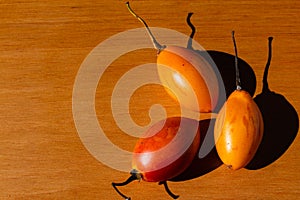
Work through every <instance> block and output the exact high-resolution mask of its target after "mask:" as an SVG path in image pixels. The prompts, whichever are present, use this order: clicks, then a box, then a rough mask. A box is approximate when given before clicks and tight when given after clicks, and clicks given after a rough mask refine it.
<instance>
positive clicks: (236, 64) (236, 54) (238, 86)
mask: <svg viewBox="0 0 300 200" xmlns="http://www.w3.org/2000/svg"><path fill="white" fill-rule="evenodd" d="M232 41H233V45H234V52H235V58H234V62H235V83H236V89H237V90H241V89H242V87H241V80H240V71H239V66H238V53H237V47H236V42H235V37H234V31H232Z"/></svg>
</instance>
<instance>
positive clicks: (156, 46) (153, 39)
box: [126, 2, 166, 51]
mask: <svg viewBox="0 0 300 200" xmlns="http://www.w3.org/2000/svg"><path fill="white" fill-rule="evenodd" d="M126 5H127V8H128V10H129V12H130V13H131V14H132V15H133V16H134V17H135V18H137V19H138V20H139V21H140V22H141V23H142V24H143V25H144V26H145V27H146V29H147V32H148V34H149V36H150V39H151V41H152V43H153V45H154V48H155V49H157V50H158V51H161V50H163V49H164V48H166V46H164V45H161V44H159V43H158V42H157V40H156V39H155V37H154V35H153V34H152V32H151V30H150V28H149V26H148V24H147V23H146V22H145V21H144V20H143V19H142V18H141V17H140V16H138V15H137V14H136V13H135V12H134V11H133V10H132V9H131V7H130V5H129V2H126Z"/></svg>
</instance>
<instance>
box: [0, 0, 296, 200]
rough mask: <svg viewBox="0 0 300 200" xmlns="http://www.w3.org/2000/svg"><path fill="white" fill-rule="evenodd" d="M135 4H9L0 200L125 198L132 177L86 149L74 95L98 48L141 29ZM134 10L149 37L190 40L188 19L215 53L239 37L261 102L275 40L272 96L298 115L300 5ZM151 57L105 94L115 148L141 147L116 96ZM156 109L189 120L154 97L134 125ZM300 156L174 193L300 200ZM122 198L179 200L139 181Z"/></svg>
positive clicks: (1, 78)
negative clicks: (125, 127)
mask: <svg viewBox="0 0 300 200" xmlns="http://www.w3.org/2000/svg"><path fill="white" fill-rule="evenodd" d="M124 3H125V1H124V2H123V1H116V0H113V1H77V0H76V1H71V0H61V1H57V0H54V1H44V0H30V1H25V0H18V1H16V0H11V1H1V2H0V19H1V22H0V46H1V48H0V63H1V64H0V85H1V88H0V94H1V95H0V105H1V106H0V113H1V114H0V130H1V134H0V199H107V200H108V199H120V197H119V196H118V195H117V193H116V192H115V191H114V190H113V189H112V187H111V182H112V181H123V180H125V179H126V178H127V176H128V174H127V173H124V172H119V171H117V170H114V169H111V168H110V167H108V166H105V165H104V164H102V163H101V162H99V161H98V160H97V159H95V158H94V157H93V156H92V155H91V154H89V152H88V151H87V149H86V148H85V147H84V145H83V144H82V143H81V140H80V138H79V136H78V133H77V130H76V127H75V125H74V121H73V115H72V91H73V85H74V81H75V78H76V74H77V72H78V70H79V68H80V66H81V64H82V62H83V60H84V59H85V58H86V57H87V56H88V54H89V53H90V52H91V51H92V49H93V48H94V47H96V46H97V45H98V44H99V43H100V42H102V41H104V40H105V39H107V38H109V37H110V36H112V35H114V34H117V33H119V32H122V31H126V30H129V29H132V28H138V27H141V24H140V23H139V22H138V21H137V20H135V19H134V18H133V17H132V16H131V15H130V14H129V13H128V11H127V10H126V7H125V5H124ZM131 5H132V7H134V9H135V10H136V11H137V12H138V13H139V14H140V15H141V16H143V18H144V19H147V22H148V23H149V25H150V26H155V27H163V28H169V29H174V30H177V31H179V32H182V33H184V34H187V35H189V33H190V30H189V28H188V27H187V25H186V22H185V18H186V15H187V13H188V12H194V16H193V18H192V21H193V23H194V25H195V26H196V27H197V33H196V36H195V39H196V40H197V41H198V42H199V43H200V44H201V45H202V46H203V47H204V48H206V49H210V50H218V51H222V52H228V53H230V54H232V53H233V47H232V41H231V38H230V33H231V30H233V29H234V30H235V31H236V37H237V43H238V49H239V56H240V57H241V58H243V59H244V60H246V61H247V62H248V63H249V64H250V65H251V66H252V68H253V70H254V71H255V74H256V77H257V90H256V91H257V92H256V94H258V93H260V91H261V88H262V84H261V80H262V73H263V70H264V66H265V63H266V58H267V37H269V36H273V37H274V43H273V51H274V54H273V60H272V64H271V68H270V72H269V85H270V88H271V89H272V90H273V91H275V92H277V93H280V94H282V95H284V97H285V98H286V99H287V100H288V101H289V102H290V103H291V104H292V105H293V106H294V108H295V109H296V111H297V112H298V113H299V111H300V101H299V99H300V94H299V91H300V80H299V75H300V68H299V63H300V53H299V49H300V26H299V24H300V16H299V10H300V3H299V1H288V0H283V1H271V0H267V1H250V0H246V1H242V2H241V1H236V0H230V1H222V2H220V1H207V0H204V1H196V0H192V1H188V2H186V1H181V2H178V1H171V0H164V1H144V0H141V1H132V2H131ZM152 53H153V51H145V52H143V53H142V55H141V54H139V53H137V54H135V57H134V58H133V57H132V56H127V57H126V56H125V57H124V58H121V59H119V60H118V61H116V62H115V63H113V64H112V66H110V70H108V71H107V72H106V79H107V80H106V81H104V82H101V83H99V87H98V90H97V94H96V99H97V100H96V107H95V108H96V110H97V116H98V118H99V120H100V121H101V122H102V123H103V126H104V127H105V131H106V133H107V134H108V136H109V137H110V138H111V140H112V141H113V142H114V143H115V144H116V145H119V146H120V147H122V148H124V149H127V150H130V149H131V148H132V146H133V145H134V138H132V137H129V136H128V135H127V134H124V133H122V132H121V131H120V130H119V129H118V127H116V124H115V122H114V121H113V119H112V114H111V111H110V107H109V106H110V99H109V97H110V95H111V93H110V92H111V88H113V83H114V80H118V79H117V78H118V77H119V76H120V74H122V73H123V72H124V71H125V72H126V70H128V69H130V68H132V67H134V66H137V65H138V64H141V63H143V62H149V61H153V57H152V56H153V55H152ZM104 59H105V58H104ZM154 61H155V59H154ZM109 78H110V79H111V80H112V81H111V80H110V79H109ZM104 79H105V77H104ZM101 84H102V85H101ZM101 86H102V87H105V88H110V89H107V90H101V88H102V87H101ZM143 95H148V96H147V99H145V97H144V96H143ZM156 100H159V103H160V104H162V105H164V106H165V107H166V108H167V113H168V114H169V115H174V114H176V113H178V110H176V109H175V108H174V102H173V101H172V100H171V99H170V98H168V97H166V96H165V95H164V93H163V91H162V90H161V88H160V87H157V88H151V87H150V88H144V89H141V90H140V91H137V92H136V95H135V96H133V99H132V101H131V105H132V108H131V111H130V112H131V114H132V117H133V119H134V120H135V121H136V122H137V123H139V124H141V125H145V124H147V122H149V118H148V110H149V106H150V105H152V104H153V103H155V101H156ZM145 102H146V103H145ZM274 109H276V108H274ZM286 129H289V127H286ZM282 134H283V135H284V134H285V133H284V132H283V133H282ZM299 149H300V139H299V134H298V135H297V137H296V139H295V140H294V142H293V143H292V145H291V146H290V147H289V148H288V150H287V151H286V152H285V153H284V154H283V156H281V157H280V158H279V159H278V160H276V161H275V162H274V163H272V164H271V165H269V166H267V167H265V168H263V169H259V170H255V171H250V170H246V169H242V170H240V171H236V172H232V171H230V170H228V169H226V167H224V166H221V167H219V168H218V169H216V170H214V171H212V172H210V173H208V174H205V175H204V176H201V177H199V178H196V179H193V180H189V181H185V182H178V183H173V182H172V183H170V187H171V189H172V191H173V192H174V193H176V194H180V195H181V198H180V199H228V200H229V199H247V200H249V199H264V200H266V199H270V200H271V199H272V200H273V199H280V200H283V199H297V198H299V196H300V186H299V185H300V184H299V183H300V173H299V171H300V167H299V166H300V157H299ZM121 190H122V191H123V192H124V193H126V194H128V195H130V196H131V197H132V199H168V196H167V195H166V194H165V192H164V191H163V188H162V187H161V186H158V185H157V184H153V183H145V182H141V183H138V182H135V183H132V184H131V185H128V186H127V187H123V188H122V189H121Z"/></svg>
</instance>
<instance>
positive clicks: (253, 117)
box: [214, 90, 264, 170]
mask: <svg viewBox="0 0 300 200" xmlns="http://www.w3.org/2000/svg"><path fill="white" fill-rule="evenodd" d="M263 131H264V125H263V118H262V115H261V112H260V110H259V108H258V106H257V105H256V103H255V102H254V100H253V99H252V97H251V96H250V94H249V93H248V92H246V91H244V90H235V91H234V92H233V93H232V94H231V95H230V96H229V97H228V100H227V101H226V103H225V105H224V106H223V107H222V109H221V110H220V113H219V115H218V117H217V119H216V124H215V132H214V135H215V141H216V149H217V152H218V154H219V157H220V158H221V160H222V162H223V163H224V164H225V165H227V166H228V167H229V168H231V169H233V170H237V169H240V168H243V167H245V166H246V165H247V164H248V163H249V162H250V161H251V159H252V158H253V157H254V155H255V153H256V151H257V149H258V147H259V144H260V142H261V140H262V136H263Z"/></svg>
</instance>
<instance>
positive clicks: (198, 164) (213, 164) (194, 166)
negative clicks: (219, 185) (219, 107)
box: [169, 119, 223, 182]
mask: <svg viewBox="0 0 300 200" xmlns="http://www.w3.org/2000/svg"><path fill="white" fill-rule="evenodd" d="M214 123H215V119H206V120H201V121H200V122H199V126H200V134H201V136H200V140H201V141H200V147H201V145H202V143H203V139H204V138H205V137H206V136H207V135H208V134H210V136H212V137H213V134H214V133H213V128H210V129H209V127H210V126H211V127H214ZM208 130H209V131H208ZM200 147H199V150H200ZM199 150H198V152H199ZM222 164H223V163H222V161H221V160H220V158H219V156H218V153H217V151H216V148H215V147H214V148H213V149H212V150H211V151H210V152H209V154H208V155H206V156H205V157H204V158H199V156H198V154H197V155H196V156H195V158H194V160H193V161H192V163H191V165H190V166H189V167H188V168H187V169H186V170H185V171H184V172H183V173H181V174H180V175H178V176H176V177H175V178H172V179H171V180H169V181H174V182H178V181H186V180H190V179H194V178H198V177H200V176H203V175H205V174H207V173H209V172H211V171H213V170H215V169H217V168H218V167H219V166H221V165H222ZM178 167H180V166H178Z"/></svg>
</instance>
